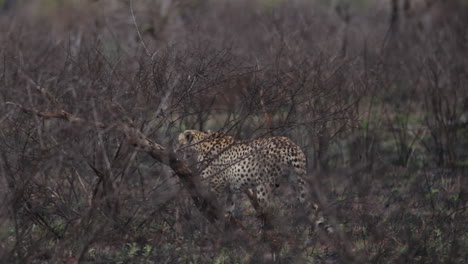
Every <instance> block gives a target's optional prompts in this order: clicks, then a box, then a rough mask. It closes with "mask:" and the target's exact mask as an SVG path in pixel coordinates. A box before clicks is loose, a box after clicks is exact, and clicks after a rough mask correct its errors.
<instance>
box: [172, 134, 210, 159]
mask: <svg viewBox="0 0 468 264" xmlns="http://www.w3.org/2000/svg"><path fill="white" fill-rule="evenodd" d="M208 137H209V134H207V133H203V132H201V131H198V130H185V131H184V132H182V133H180V134H179V137H178V138H177V151H178V152H180V153H182V154H183V156H184V158H185V159H189V158H191V157H192V156H193V155H194V154H196V152H197V148H198V143H199V142H201V141H203V140H205V139H206V138H208Z"/></svg>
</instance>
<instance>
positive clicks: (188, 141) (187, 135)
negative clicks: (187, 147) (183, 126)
mask: <svg viewBox="0 0 468 264" xmlns="http://www.w3.org/2000/svg"><path fill="white" fill-rule="evenodd" d="M185 139H186V140H187V143H192V140H193V135H192V133H187V134H185Z"/></svg>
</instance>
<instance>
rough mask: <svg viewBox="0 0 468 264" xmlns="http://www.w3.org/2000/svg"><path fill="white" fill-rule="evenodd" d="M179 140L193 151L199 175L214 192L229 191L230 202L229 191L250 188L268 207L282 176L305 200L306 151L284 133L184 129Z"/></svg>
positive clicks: (183, 148)
mask: <svg viewBox="0 0 468 264" xmlns="http://www.w3.org/2000/svg"><path fill="white" fill-rule="evenodd" d="M178 144H179V148H180V149H182V150H183V151H184V152H185V153H189V154H192V155H194V157H195V159H196V161H198V168H199V169H200V174H201V177H202V178H203V179H209V182H210V186H211V189H212V190H213V191H214V192H216V193H217V194H218V195H223V194H224V193H226V192H227V193H228V202H229V203H231V204H232V206H233V203H232V193H238V192H242V191H244V190H246V189H249V188H252V189H255V190H256V195H257V199H258V201H259V203H260V206H262V208H267V207H268V206H269V200H270V195H271V193H272V191H273V189H275V188H276V187H279V185H280V183H282V182H284V180H282V178H283V177H289V179H291V180H292V182H293V183H295V184H294V185H295V189H296V191H297V193H298V199H299V200H300V201H301V202H304V201H305V198H306V194H307V192H306V188H305V180H304V177H305V174H306V159H305V155H304V153H303V152H302V150H301V149H300V148H299V146H297V145H296V144H295V143H294V142H292V141H291V140H290V139H288V138H286V137H267V138H258V139H253V140H235V139H234V138H232V137H230V136H226V135H224V134H220V133H213V134H207V133H203V132H201V131H197V130H186V131H184V132H183V133H181V134H180V135H179V137H178ZM231 209H233V208H231Z"/></svg>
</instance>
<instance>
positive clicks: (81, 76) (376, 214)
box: [0, 0, 468, 263]
mask: <svg viewBox="0 0 468 264" xmlns="http://www.w3.org/2000/svg"><path fill="white" fill-rule="evenodd" d="M374 2H375V1H319V0H316V1H306V0H294V1H273V0H258V1H243V0H241V1H229V0H223V1H219V0H216V1H215V0H200V1H185V0H180V1H164V0H161V1H150V0H138V1H137V0H134V1H111V0H99V1H20V0H18V1H3V2H2V1H0V4H2V5H3V7H2V10H1V11H0V59H1V60H0V102H1V103H0V113H1V114H0V153H1V156H0V164H1V167H0V168H1V169H0V173H1V178H0V181H1V184H0V190H1V191H0V195H1V199H0V203H1V206H0V261H2V262H8V263H14V262H16V263H43V262H44V263H47V262H50V263H55V262H57V261H63V260H66V261H70V262H71V263H73V261H89V262H104V263H106V262H120V263H127V262H134V263H176V262H177V263H179V262H180V263H263V262H266V263H267V262H272V261H277V262H283V263H290V262H294V263H302V262H303V263H351V262H353V263H395V262H397V263H439V262H440V263H466V262H467V261H468V255H467V252H468V223H467V221H466V219H467V217H468V213H467V207H468V202H467V199H468V197H467V190H466V186H467V180H466V167H467V165H468V151H467V149H468V82H467V81H468V59H467V58H468V44H467V43H468V39H467V38H468V6H467V5H466V3H465V1H456V0H452V1H440V2H438V1H430V0H427V1H424V0H421V1H404V0H403V1H382V2H379V3H374ZM44 90H47V91H48V93H49V94H47V93H41V91H44ZM48 95H50V96H48ZM51 97H53V98H51ZM59 106H60V107H59ZM58 108H60V109H63V110H65V111H67V112H68V113H70V114H71V115H73V116H76V117H79V118H82V119H83V120H87V123H86V124H82V123H80V124H79V125H77V124H76V123H73V122H66V121H64V120H58V119H51V118H44V117H40V116H37V115H32V114H31V112H25V111H22V109H23V110H24V109H32V110H36V111H45V112H54V111H56V110H58ZM98 123H106V124H113V123H123V124H126V125H128V126H130V127H132V128H135V129H136V130H140V131H141V132H143V134H144V135H145V136H147V137H148V138H150V139H152V140H154V141H155V142H158V143H159V144H161V145H163V146H165V147H167V148H168V149H171V148H174V147H175V142H174V141H175V140H176V138H177V134H178V133H180V132H181V131H183V130H185V129H198V130H204V131H207V130H211V131H222V132H224V133H227V134H229V135H231V136H234V137H236V138H239V139H250V138H255V137H261V136H266V135H281V136H288V137H290V138H291V139H293V140H294V141H295V142H296V143H298V145H300V146H301V147H302V148H303V149H304V151H305V153H306V155H307V159H308V173H309V177H310V178H309V179H310V186H311V191H312V192H313V193H314V194H315V195H314V196H315V197H317V199H318V203H319V204H320V206H321V208H323V210H324V213H325V215H326V216H327V219H328V221H329V222H330V223H331V224H332V225H333V226H334V229H335V232H334V233H333V234H332V235H330V234H324V233H323V232H321V231H320V230H318V229H314V228H311V226H313V223H310V222H309V221H308V220H305V219H304V218H303V217H301V210H302V209H301V208H300V206H298V205H296V204H295V203H294V202H293V198H292V197H294V196H293V195H291V194H290V193H291V190H290V188H282V189H280V190H278V195H277V198H275V199H276V200H275V201H276V203H277V207H278V214H277V215H276V216H275V218H274V219H273V225H274V226H275V227H276V231H277V235H278V237H280V238H278V241H280V240H281V241H282V242H281V243H280V246H278V245H277V244H275V243H276V241H275V243H273V242H272V241H271V240H272V239H273V238H272V237H271V236H265V235H264V234H263V232H262V231H261V232H258V231H259V230H260V223H259V221H258V219H257V218H256V213H255V212H254V211H253V210H252V207H251V205H250V204H249V200H248V199H247V198H246V197H242V196H241V195H239V197H238V198H239V201H238V203H239V206H240V210H239V212H238V215H237V216H236V218H237V220H238V221H239V222H241V223H242V228H238V229H235V230H223V229H222V228H220V225H216V224H213V223H211V222H210V221H208V220H207V219H206V218H205V217H204V216H203V214H202V213H200V211H199V210H198V208H197V207H196V206H194V204H193V200H192V199H190V197H189V196H190V195H189V194H188V193H187V190H186V189H185V188H184V186H183V185H180V184H179V181H178V178H177V177H175V176H174V175H173V171H172V170H171V169H170V168H168V167H166V166H164V165H162V164H161V163H159V162H158V161H155V160H154V159H152V158H151V156H149V155H147V154H146V153H137V152H136V151H135V149H134V148H133V147H132V146H131V145H130V144H128V142H127V140H126V138H125V136H124V135H122V134H121V133H118V132H116V131H115V130H114V129H112V126H109V127H107V128H106V129H102V127H99V126H96V124H98ZM267 240H270V241H267ZM275 247H276V248H275ZM278 247H279V249H278Z"/></svg>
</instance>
